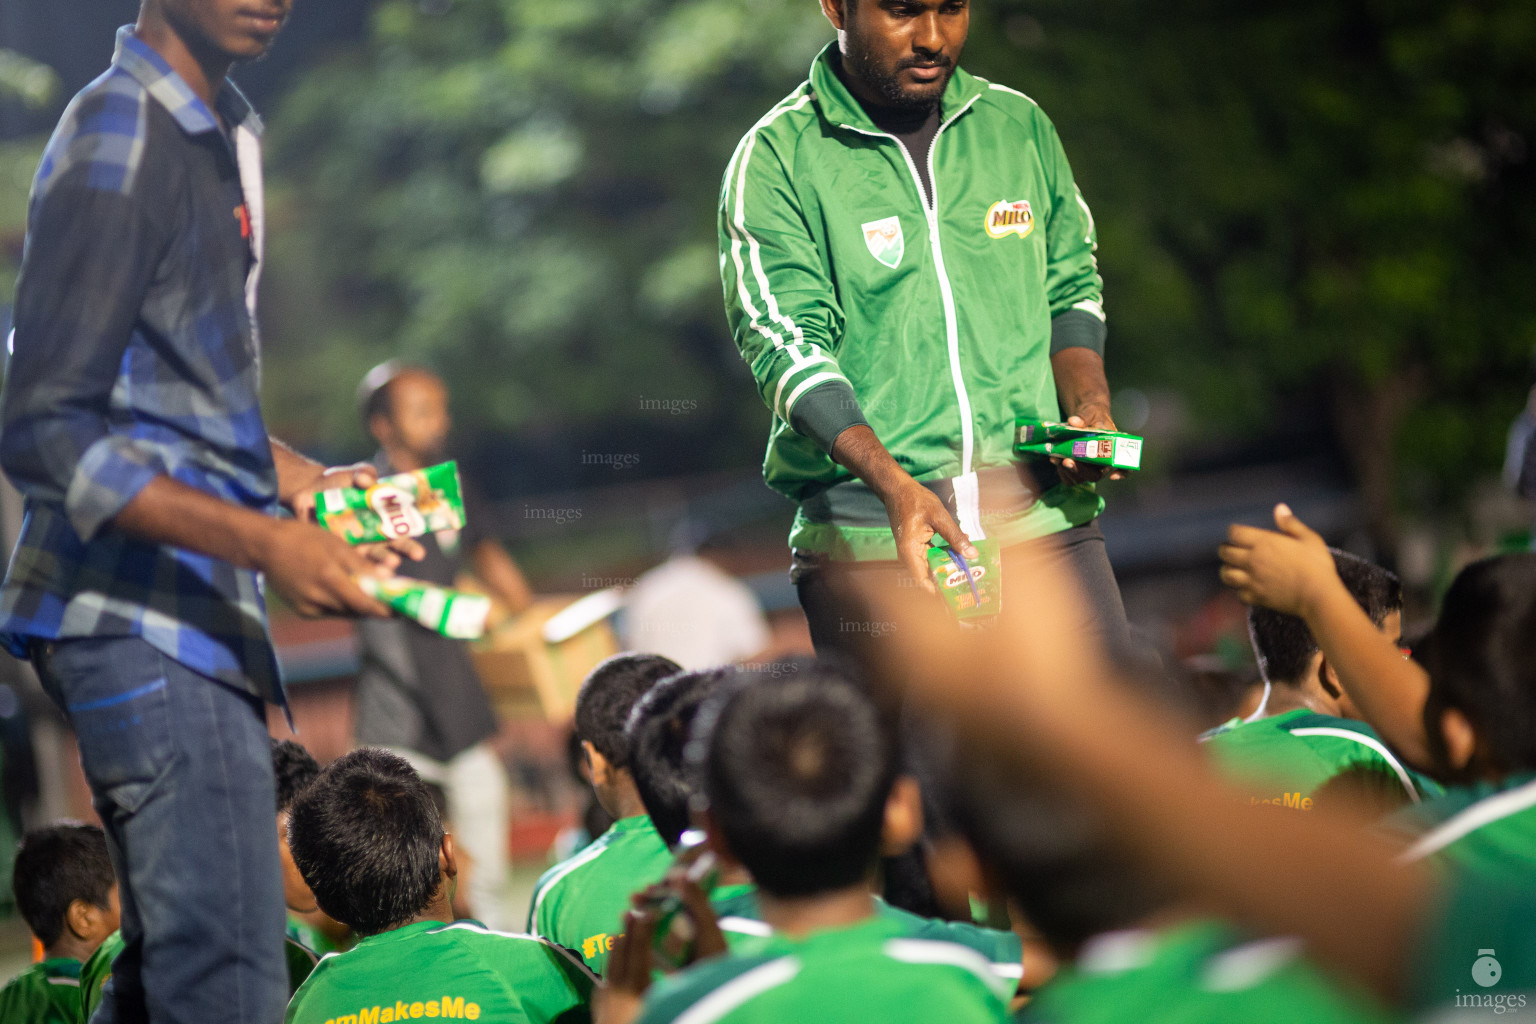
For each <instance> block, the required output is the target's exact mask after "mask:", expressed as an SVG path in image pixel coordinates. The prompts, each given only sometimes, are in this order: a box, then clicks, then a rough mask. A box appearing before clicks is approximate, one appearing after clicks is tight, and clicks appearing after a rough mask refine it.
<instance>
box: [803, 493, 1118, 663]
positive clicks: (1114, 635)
mask: <svg viewBox="0 0 1536 1024" xmlns="http://www.w3.org/2000/svg"><path fill="white" fill-rule="evenodd" d="M1042 563H1052V564H1055V565H1057V566H1059V567H1061V568H1064V569H1065V570H1066V571H1068V572H1070V573H1071V574H1072V575H1073V576H1074V577H1075V578H1076V579H1077V581H1078V585H1079V586H1080V587H1081V588H1082V590H1083V596H1084V599H1085V601H1086V603H1087V606H1088V610H1089V617H1088V618H1087V619H1086V620H1085V621H1084V622H1083V623H1082V626H1081V636H1082V638H1083V639H1084V640H1085V641H1087V640H1091V641H1095V642H1097V643H1099V644H1102V645H1103V646H1104V647H1105V649H1106V650H1109V651H1110V652H1112V653H1117V654H1118V653H1124V652H1127V651H1129V650H1130V644H1131V637H1130V627H1129V625H1127V623H1126V619H1125V605H1124V603H1123V602H1122V601H1121V599H1120V586H1119V584H1117V583H1116V582H1115V574H1114V571H1113V570H1112V569H1110V567H1109V557H1108V556H1107V555H1106V554H1105V553H1104V533H1103V531H1101V530H1100V529H1099V523H1098V520H1094V521H1092V522H1088V523H1084V524H1083V525H1082V526H1074V527H1072V528H1070V529H1067V530H1063V531H1062V532H1060V533H1056V534H1052V535H1051V536H1049V537H1042V538H1041V539H1040V540H1036V541H1029V542H1027V543H1023V544H1015V545H1013V546H1012V547H1008V548H1004V549H1003V608H1004V610H1005V611H1006V610H1007V609H1009V608H1018V607H1019V606H1020V605H1023V604H1028V603H1029V602H1031V601H1034V600H1038V597H1036V596H1035V595H1034V594H1033V593H1032V592H1031V588H1032V583H1031V580H1032V577H1033V573H1032V571H1031V570H1032V569H1034V568H1035V567H1036V566H1038V565H1040V564H1042ZM849 583H858V584H861V585H865V586H869V587H871V588H876V589H878V588H884V587H891V588H896V587H911V586H914V585H915V583H914V581H913V579H912V577H911V575H910V574H908V573H907V571H906V570H905V569H904V568H902V565H901V563H900V562H824V563H820V564H817V565H814V566H804V565H802V566H801V567H800V569H799V573H798V579H797V581H796V588H797V589H798V590H799V594H800V607H801V608H803V609H805V618H806V621H807V622H809V623H810V627H811V642H812V643H813V644H814V645H815V646H816V653H817V655H819V656H821V657H823V658H826V657H839V658H852V659H854V660H856V661H864V660H866V658H867V656H868V650H869V647H870V645H878V644H879V643H880V638H881V636H883V635H884V634H885V633H886V632H888V631H889V630H890V629H894V628H895V626H894V625H893V624H890V623H880V622H872V621H870V618H869V616H868V614H867V613H866V612H865V611H864V609H863V608H862V606H861V605H860V604H859V602H858V601H857V599H856V598H854V597H853V595H852V594H851V593H850V592H849V589H848V586H847V585H848V584H849ZM934 611H935V613H936V614H944V612H943V609H942V608H941V607H940V605H939V601H938V598H934Z"/></svg>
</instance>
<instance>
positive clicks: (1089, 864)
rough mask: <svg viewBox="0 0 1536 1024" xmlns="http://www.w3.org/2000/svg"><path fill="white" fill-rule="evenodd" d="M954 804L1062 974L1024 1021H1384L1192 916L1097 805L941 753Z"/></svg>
mask: <svg viewBox="0 0 1536 1024" xmlns="http://www.w3.org/2000/svg"><path fill="white" fill-rule="evenodd" d="M942 761H943V763H942V765H941V767H940V769H939V775H940V777H941V778H942V780H943V784H942V786H941V790H942V793H943V796H944V798H945V803H946V806H948V807H949V809H950V811H951V813H952V814H953V815H954V817H955V820H956V822H957V824H958V826H959V827H960V829H961V831H962V833H963V834H964V835H965V837H966V840H967V841H968V842H969V843H970V845H971V847H972V849H973V850H974V852H975V854H976V856H977V858H978V860H979V862H980V864H981V868H982V877H983V878H984V879H986V881H987V888H988V890H989V892H991V894H992V895H994V896H1000V897H1003V898H1005V899H1009V900H1011V905H1012V906H1013V907H1014V908H1016V910H1017V912H1019V913H1021V914H1022V915H1023V916H1024V917H1025V918H1026V919H1028V921H1029V922H1030V923H1031V924H1032V925H1033V926H1034V927H1035V928H1036V929H1037V930H1038V931H1039V933H1040V934H1041V935H1042V936H1043V937H1044V939H1045V940H1046V941H1047V942H1048V943H1049V944H1050V945H1051V947H1052V949H1053V951H1054V952H1055V953H1056V955H1057V956H1058V957H1059V958H1060V960H1061V962H1062V963H1063V964H1064V965H1065V966H1063V967H1062V969H1061V970H1060V972H1059V973H1058V974H1057V975H1056V976H1055V977H1054V978H1053V979H1052V980H1050V981H1049V982H1047V983H1046V984H1045V985H1044V986H1043V987H1042V988H1040V989H1039V990H1038V991H1037V992H1036V993H1035V996H1034V998H1033V999H1032V1000H1031V1002H1030V1003H1029V1005H1028V1007H1027V1010H1026V1012H1024V1013H1023V1014H1022V1015H1021V1017H1020V1019H1021V1020H1023V1021H1031V1022H1034V1021H1040V1022H1051V1024H1111V1022H1116V1021H1142V1022H1146V1024H1159V1022H1175V1021H1177V1022H1179V1024H1201V1022H1209V1024H1225V1022H1228V1021H1242V1022H1243V1024H1290V1022H1293V1021H1308V1022H1311V1024H1368V1022H1372V1021H1383V1020H1385V1019H1386V1018H1385V1016H1384V1014H1382V1013H1381V1011H1380V1010H1379V1008H1378V1007H1376V1006H1375V1005H1374V1004H1373V1003H1372V1002H1371V1001H1370V1000H1369V999H1367V998H1365V997H1364V996H1363V995H1361V994H1358V993H1354V992H1350V991H1346V990H1345V989H1344V988H1342V987H1341V986H1339V985H1337V984H1335V983H1334V982H1332V981H1331V980H1330V979H1328V978H1326V977H1324V976H1323V975H1322V974H1321V973H1320V972H1319V971H1318V970H1317V969H1316V968H1314V967H1313V966H1312V965H1311V964H1310V963H1308V962H1307V961H1306V960H1305V959H1304V958H1303V957H1302V956H1301V948H1300V944H1299V943H1297V942H1294V941H1286V940H1279V941H1277V940H1273V939H1269V940H1258V941H1254V940H1253V939H1252V938H1251V937H1247V936H1243V935H1241V934H1240V933H1239V932H1238V931H1237V930H1235V929H1233V928H1230V927H1228V926H1226V925H1224V924H1223V923H1222V922H1220V921H1219V920H1216V919H1213V918H1211V917H1210V916H1209V915H1208V914H1204V913H1201V912H1198V911H1195V910H1193V909H1190V908H1187V907H1184V906H1182V905H1181V901H1180V900H1179V894H1178V892H1177V891H1176V889H1175V888H1174V887H1173V886H1172V885H1171V884H1170V883H1169V882H1168V881H1167V880H1166V879H1163V878H1160V877H1158V876H1157V875H1155V874H1153V873H1151V872H1149V871H1148V870H1147V869H1146V868H1145V867H1144V866H1143V865H1141V864H1139V863H1137V862H1136V861H1135V860H1134V858H1132V857H1130V856H1128V855H1127V854H1126V853H1125V852H1123V851H1121V850H1119V849H1116V848H1115V847H1114V846H1112V845H1111V844H1110V843H1109V842H1108V841H1107V839H1106V830H1105V828H1104V826H1103V823H1102V822H1100V821H1098V820H1097V818H1096V815H1095V814H1094V812H1093V811H1092V809H1091V808H1089V807H1086V806H1084V805H1082V804H1075V803H1073V802H1071V801H1069V800H1067V799H1064V798H1063V796H1062V794H1061V792H1060V790H1059V788H1058V787H1056V786H1053V785H1052V784H1051V783H1050V781H1049V778H1048V776H1044V775H1039V776H1037V775H1036V774H1035V773H1032V772H1028V771H1020V770H1019V768H1018V767H1017V766H1016V765H1014V764H1013V763H1012V762H1011V761H1010V760H1009V759H1008V758H1007V757H1006V756H1004V757H998V756H994V752H993V751H990V750H988V749H986V748H977V747H974V746H971V747H967V748H962V747H960V746H959V745H958V744H951V745H949V746H948V749H946V750H945V752H944V756H943V758H942Z"/></svg>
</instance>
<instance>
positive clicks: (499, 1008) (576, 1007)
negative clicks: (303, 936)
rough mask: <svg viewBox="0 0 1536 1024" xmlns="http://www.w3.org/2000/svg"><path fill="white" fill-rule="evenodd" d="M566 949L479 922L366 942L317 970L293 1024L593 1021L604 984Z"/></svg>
mask: <svg viewBox="0 0 1536 1024" xmlns="http://www.w3.org/2000/svg"><path fill="white" fill-rule="evenodd" d="M596 980H597V979H595V978H594V977H593V976H592V973H591V972H590V971H588V970H587V969H586V968H585V967H583V966H582V965H581V962H580V961H579V960H577V959H576V957H574V956H572V955H571V953H570V952H569V951H567V950H564V949H561V948H560V947H558V946H556V945H553V944H552V943H549V942H545V941H544V940H542V939H538V938H535V937H534V936H532V935H511V934H508V933H506V932H493V931H491V930H489V929H487V928H486V927H485V926H483V925H481V924H479V923H478V922H475V921H456V922H454V923H453V924H447V925H445V924H441V923H439V922H436V921H423V922H420V923H418V924H410V925H406V926H405V927H404V928H396V929H394V930H392V931H387V932H381V933H380V934H378V935H370V936H368V937H367V938H364V939H362V940H361V941H359V942H358V944H357V945H356V946H353V947H352V948H351V949H349V950H347V951H346V952H345V953H331V954H329V955H328V956H326V957H325V958H324V959H322V960H321V961H320V963H319V964H318V965H316V967H315V969H314V971H313V973H311V974H310V976H309V978H308V980H306V981H305V982H304V984H302V985H300V986H299V990H298V992H296V993H294V996H293V1001H292V1002H290V1003H289V1004H288V1015H287V1017H285V1018H284V1020H285V1022H286V1024H391V1022H392V1021H401V1020H408V1019H415V1018H421V1017H446V1018H449V1019H451V1020H467V1021H472V1020H485V1021H494V1022H495V1024H545V1022H550V1021H559V1022H572V1024H573V1022H577V1021H586V1020H587V1019H588V1017H589V1011H588V1008H587V1003H588V1001H589V1000H590V998H591V995H592V985H593V983H594V982H595V981H596Z"/></svg>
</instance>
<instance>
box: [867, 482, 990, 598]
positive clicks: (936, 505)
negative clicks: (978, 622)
mask: <svg viewBox="0 0 1536 1024" xmlns="http://www.w3.org/2000/svg"><path fill="white" fill-rule="evenodd" d="M881 497H882V498H883V499H884V501H885V511H886V514H887V515H888V516H890V519H891V533H892V534H893V535H894V536H895V538H896V557H897V558H899V559H900V560H901V564H902V567H903V568H904V569H906V570H907V572H909V573H911V574H912V577H913V578H914V579H916V580H917V581H918V585H919V586H920V587H922V588H923V589H924V590H926V591H927V592H928V593H930V594H937V593H938V592H939V591H938V588H937V587H935V586H934V585H933V580H932V579H930V578H929V574H928V543H929V541H930V540H932V538H933V535H934V534H938V535H939V536H940V537H943V538H944V540H945V542H946V543H948V544H949V545H950V546H951V547H953V548H954V549H956V550H957V551H959V552H960V554H962V555H963V556H965V557H966V558H967V559H975V558H980V557H981V555H980V553H979V552H978V551H977V550H976V548H975V546H974V545H972V544H971V541H970V538H969V537H967V536H966V535H965V531H964V530H962V529H960V524H958V523H956V522H955V517H954V516H952V515H950V514H949V509H947V508H945V507H944V502H942V501H940V500H939V496H938V495H937V494H934V493H933V492H932V491H930V490H929V489H928V488H926V487H924V486H923V485H922V484H920V483H918V482H917V481H916V480H913V479H912V478H911V477H908V478H907V483H906V484H903V485H902V486H900V487H899V488H897V489H896V490H894V491H892V492H890V493H888V494H883V495H881Z"/></svg>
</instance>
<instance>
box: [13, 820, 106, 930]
mask: <svg viewBox="0 0 1536 1024" xmlns="http://www.w3.org/2000/svg"><path fill="white" fill-rule="evenodd" d="M116 884H117V878H116V876H115V875H113V873H112V858H111V856H110V855H109V854H108V853H107V837H106V834H105V833H104V832H102V830H101V829H100V828H98V827H96V826H95V825H81V824H78V823H75V822H61V823H59V824H56V825H49V826H48V827H47V828H40V829H37V830H35V831H33V832H28V833H27V834H26V835H25V836H22V839H21V842H20V844H18V845H17V847H16V865H15V868H14V871H13V874H12V876H11V891H12V892H14V893H15V894H16V909H17V910H19V911H21V916H22V919H23V920H24V921H26V922H27V927H28V928H31V929H32V934H33V935H36V936H37V939H38V941H39V942H41V943H42V944H43V945H44V946H45V947H46V946H52V945H53V944H54V943H55V942H58V941H59V937H60V936H61V935H63V934H64V915H65V914H66V913H67V912H68V911H69V905H70V904H71V903H73V902H75V900H84V901H85V902H87V903H90V904H92V905H94V906H98V907H101V908H102V909H103V910H105V909H107V906H108V901H109V900H110V899H111V892H112V886H114V885H116Z"/></svg>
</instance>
